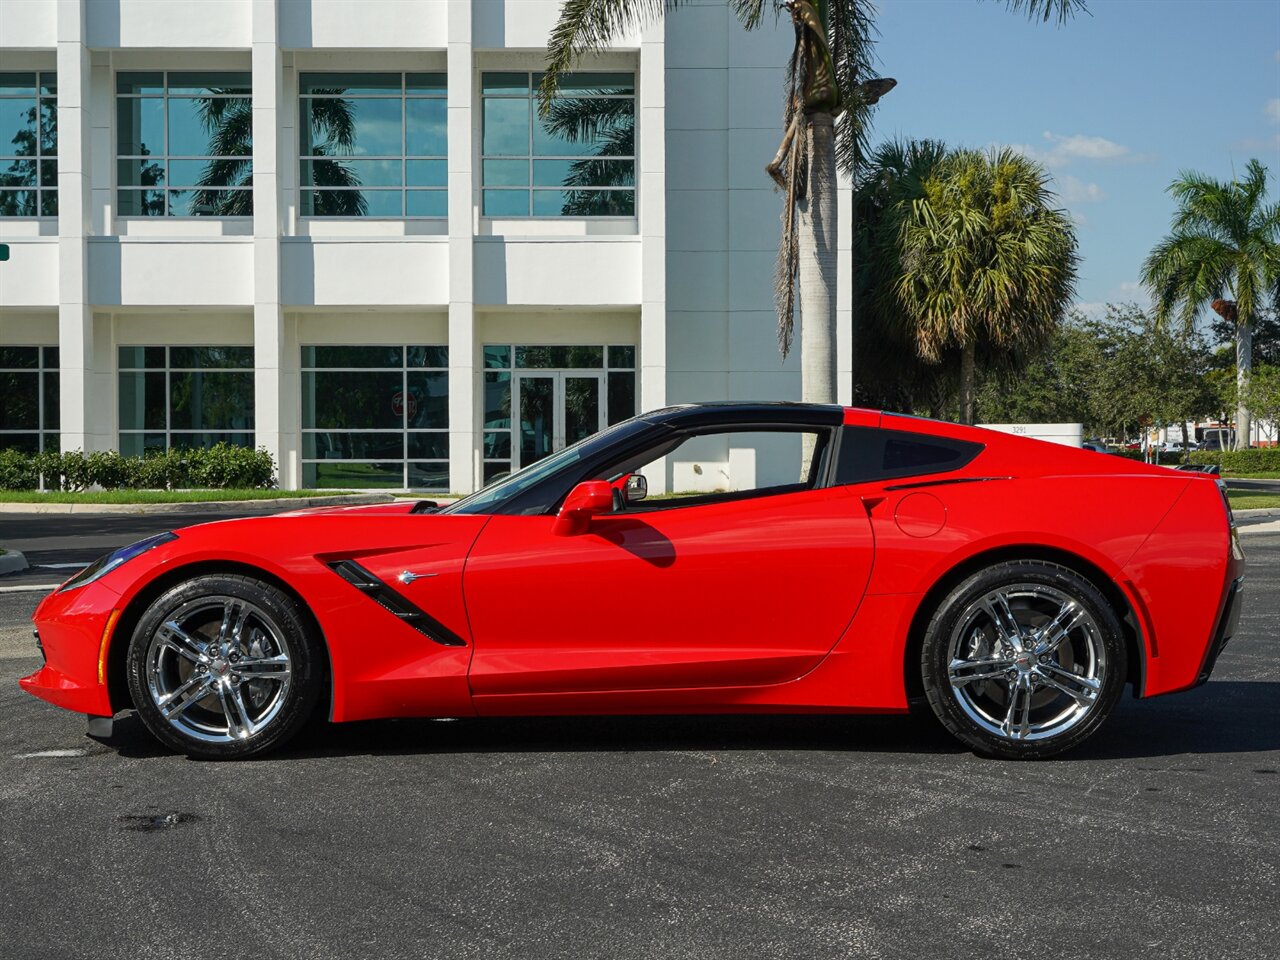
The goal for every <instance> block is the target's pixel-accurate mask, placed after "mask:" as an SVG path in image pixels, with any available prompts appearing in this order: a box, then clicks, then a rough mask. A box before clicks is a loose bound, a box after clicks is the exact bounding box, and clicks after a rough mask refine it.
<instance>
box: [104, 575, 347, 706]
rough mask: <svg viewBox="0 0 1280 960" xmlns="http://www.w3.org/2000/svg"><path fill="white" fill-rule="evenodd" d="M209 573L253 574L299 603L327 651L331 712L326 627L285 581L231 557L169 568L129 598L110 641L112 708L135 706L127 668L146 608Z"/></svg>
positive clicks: (325, 695)
mask: <svg viewBox="0 0 1280 960" xmlns="http://www.w3.org/2000/svg"><path fill="white" fill-rule="evenodd" d="M210 574H229V575H231V576H239V577H250V578H252V579H254V580H260V581H261V582H263V583H265V584H268V585H270V586H272V587H275V588H276V589H277V590H279V591H280V592H281V593H283V594H285V595H286V596H288V597H289V598H290V599H292V600H293V601H294V602H295V603H296V604H297V605H298V611H299V613H300V615H301V616H302V618H303V619H304V620H305V622H306V624H307V627H308V628H309V629H310V630H312V631H314V635H315V637H316V638H317V639H318V640H319V641H320V646H321V648H322V649H323V650H324V654H325V658H324V661H323V664H324V683H325V687H324V689H323V692H322V694H321V698H320V702H321V703H324V704H325V710H326V715H328V713H329V710H330V709H331V707H332V700H333V658H332V656H331V654H330V652H329V643H328V641H327V640H326V639H325V635H324V630H323V629H321V627H320V622H319V621H318V620H317V619H316V616H315V614H314V613H313V612H312V610H311V606H310V604H308V603H307V601H306V600H305V599H304V598H303V597H302V595H301V594H300V593H298V591H297V590H295V589H294V588H293V587H292V586H291V585H290V584H289V583H288V582H287V581H286V580H284V579H282V578H281V577H279V576H277V575H276V574H273V573H271V572H269V571H267V570H263V569H262V568H261V567H255V566H253V565H252V564H248V563H237V562H235V561H231V560H206V561H199V562H196V563H189V564H186V565H184V566H180V567H175V568H174V569H172V570H166V571H164V572H163V573H161V574H160V575H159V576H158V577H156V578H155V579H153V580H151V581H150V582H149V583H147V584H146V585H145V586H144V587H143V588H142V589H141V590H139V591H138V592H137V593H136V594H134V596H133V597H132V599H130V600H129V603H128V604H127V605H126V606H125V608H124V610H123V611H121V613H120V619H119V620H117V621H116V625H115V627H114V629H113V630H112V633H111V643H110V646H109V647H108V648H107V694H108V696H109V697H110V700H111V709H112V710H115V711H119V710H127V709H129V708H131V707H133V706H134V703H133V698H132V696H131V695H130V693H129V682H128V670H127V658H128V653H129V640H130V638H131V637H132V636H133V632H134V630H135V629H137V626H138V622H139V621H140V620H141V619H142V615H143V614H144V613H145V612H146V610H147V608H148V607H150V606H151V604H152V603H153V602H154V601H155V600H156V598H157V597H159V596H160V595H161V594H163V593H164V592H165V591H166V590H169V589H170V588H172V587H175V586H177V585H178V584H180V583H184V582H186V581H187V580H192V579H194V578H195V577H202V576H208V575H210Z"/></svg>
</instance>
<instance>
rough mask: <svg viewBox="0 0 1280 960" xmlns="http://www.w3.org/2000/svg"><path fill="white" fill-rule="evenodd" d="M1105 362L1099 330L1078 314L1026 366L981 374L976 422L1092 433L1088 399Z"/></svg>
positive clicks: (1091, 413) (992, 370)
mask: <svg viewBox="0 0 1280 960" xmlns="http://www.w3.org/2000/svg"><path fill="white" fill-rule="evenodd" d="M1101 360H1102V352H1101V343H1100V340H1099V337H1098V330H1097V327H1096V325H1093V324H1090V323H1088V322H1087V321H1086V320H1085V319H1084V318H1083V317H1081V316H1079V315H1078V314H1077V315H1076V316H1074V317H1073V318H1071V319H1069V320H1068V321H1067V322H1066V323H1064V324H1062V325H1061V326H1060V327H1059V328H1058V329H1057V330H1055V331H1054V332H1053V335H1052V337H1051V338H1050V340H1049V342H1048V343H1047V344H1046V345H1045V348H1044V350H1043V351H1041V352H1039V353H1036V354H1034V355H1032V356H1031V357H1030V358H1028V360H1027V362H1026V363H1025V364H1024V365H1021V366H1019V367H1017V368H1016V369H1009V368H1005V369H990V368H984V369H983V371H982V375H981V377H980V380H979V385H978V389H977V410H978V418H979V419H980V420H981V421H982V422H983V423H1083V424H1084V425H1085V427H1086V429H1088V430H1089V431H1090V433H1093V432H1095V428H1096V426H1097V424H1096V423H1095V420H1094V416H1093V412H1092V410H1091V409H1090V406H1089V398H1090V396H1091V394H1092V386H1093V378H1094V376H1095V374H1096V372H1097V370H1098V367H1099V364H1100V362H1101Z"/></svg>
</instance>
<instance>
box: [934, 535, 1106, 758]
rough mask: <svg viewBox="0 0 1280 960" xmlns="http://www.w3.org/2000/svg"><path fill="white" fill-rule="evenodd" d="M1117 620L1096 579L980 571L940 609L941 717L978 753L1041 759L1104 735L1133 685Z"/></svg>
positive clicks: (1064, 571)
mask: <svg viewBox="0 0 1280 960" xmlns="http://www.w3.org/2000/svg"><path fill="white" fill-rule="evenodd" d="M1125 667H1126V656H1125V640H1124V634H1123V632H1122V630H1121V627H1120V622H1119V620H1118V619H1117V618H1116V614H1115V612H1114V611H1113V610H1112V608H1111V605H1110V604H1109V603H1108V602H1107V600H1106V598H1105V597H1104V596H1103V595H1102V594H1101V593H1100V592H1099V590H1098V588H1097V587H1096V586H1094V584H1093V583H1091V582H1090V581H1089V580H1087V579H1086V578H1084V577H1082V576H1081V575H1080V574H1078V573H1076V572H1075V571H1074V570H1070V569H1068V568H1066V567H1062V566H1058V565H1057V564H1052V563H1045V562H1041V561H1032V560H1023V561H1014V562H1008V563H1000V564H996V565H994V566H991V567H989V568H987V569H985V570H982V571H979V572H978V573H975V574H973V575H972V576H970V577H968V578H967V579H965V580H964V581H963V582H962V583H960V584H959V585H958V586H956V587H955V589H953V590H952V591H951V592H950V593H949V594H948V595H947V597H946V598H945V599H944V600H943V601H942V603H941V604H940V605H939V606H938V609H937V611H936V612H935V613H934V616H933V618H932V620H931V621H930V623H929V626H928V628H927V629H926V632H925V637H924V645H923V648H922V651H921V671H922V675H923V679H924V687H925V693H926V694H927V696H928V698H929V705H930V706H931V707H932V708H933V712H934V714H935V715H936V716H937V717H938V719H939V720H941V721H942V724H943V726H945V727H946V728H947V729H948V730H949V731H950V732H951V733H952V734H954V735H955V736H956V737H957V738H958V739H959V740H961V741H962V742H963V743H965V744H966V745H967V746H969V747H970V748H972V749H973V750H975V751H976V752H978V753H981V754H983V755H985V756H991V757H1001V758H1006V759H1037V758H1040V757H1047V756H1051V755H1053V754H1056V753H1061V752H1062V751H1064V750H1069V749H1071V748H1072V747H1075V746H1077V745H1079V744H1080V743H1082V742H1083V741H1084V740H1086V739H1087V738H1088V737H1090V736H1092V735H1093V734H1094V733H1095V732H1097V730H1098V728H1099V727H1100V726H1101V725H1102V724H1103V722H1104V721H1105V720H1106V719H1107V716H1108V715H1109V714H1110V713H1111V711H1112V709H1113V708H1114V707H1115V705H1116V701H1117V700H1119V698H1120V695H1121V693H1122V692H1123V689H1124V682H1125Z"/></svg>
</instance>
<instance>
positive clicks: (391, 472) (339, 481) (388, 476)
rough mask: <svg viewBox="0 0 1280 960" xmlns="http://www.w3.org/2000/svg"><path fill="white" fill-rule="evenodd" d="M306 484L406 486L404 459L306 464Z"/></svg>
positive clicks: (357, 487) (328, 486)
mask: <svg viewBox="0 0 1280 960" xmlns="http://www.w3.org/2000/svg"><path fill="white" fill-rule="evenodd" d="M302 476H303V483H304V485H305V486H307V487H312V488H316V489H334V488H337V489H343V490H352V489H354V490H362V489H365V488H378V489H387V490H401V489H403V488H404V461H403V460H401V461H400V462H399V463H346V462H343V461H341V460H334V461H328V462H324V463H310V464H303V467H302Z"/></svg>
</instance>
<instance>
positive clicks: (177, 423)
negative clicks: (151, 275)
mask: <svg viewBox="0 0 1280 960" xmlns="http://www.w3.org/2000/svg"><path fill="white" fill-rule="evenodd" d="M118 351H119V358H118V364H119V379H118V394H117V397H118V403H119V417H120V452H121V453H125V454H141V453H143V452H145V451H146V450H150V449H160V450H163V449H167V448H169V447H209V446H213V444H215V443H218V442H220V441H226V442H228V443H233V444H237V445H239V446H245V447H248V446H252V445H253V397H254V386H253V348H252V347H240V346H208V347H119V348H118Z"/></svg>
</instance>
